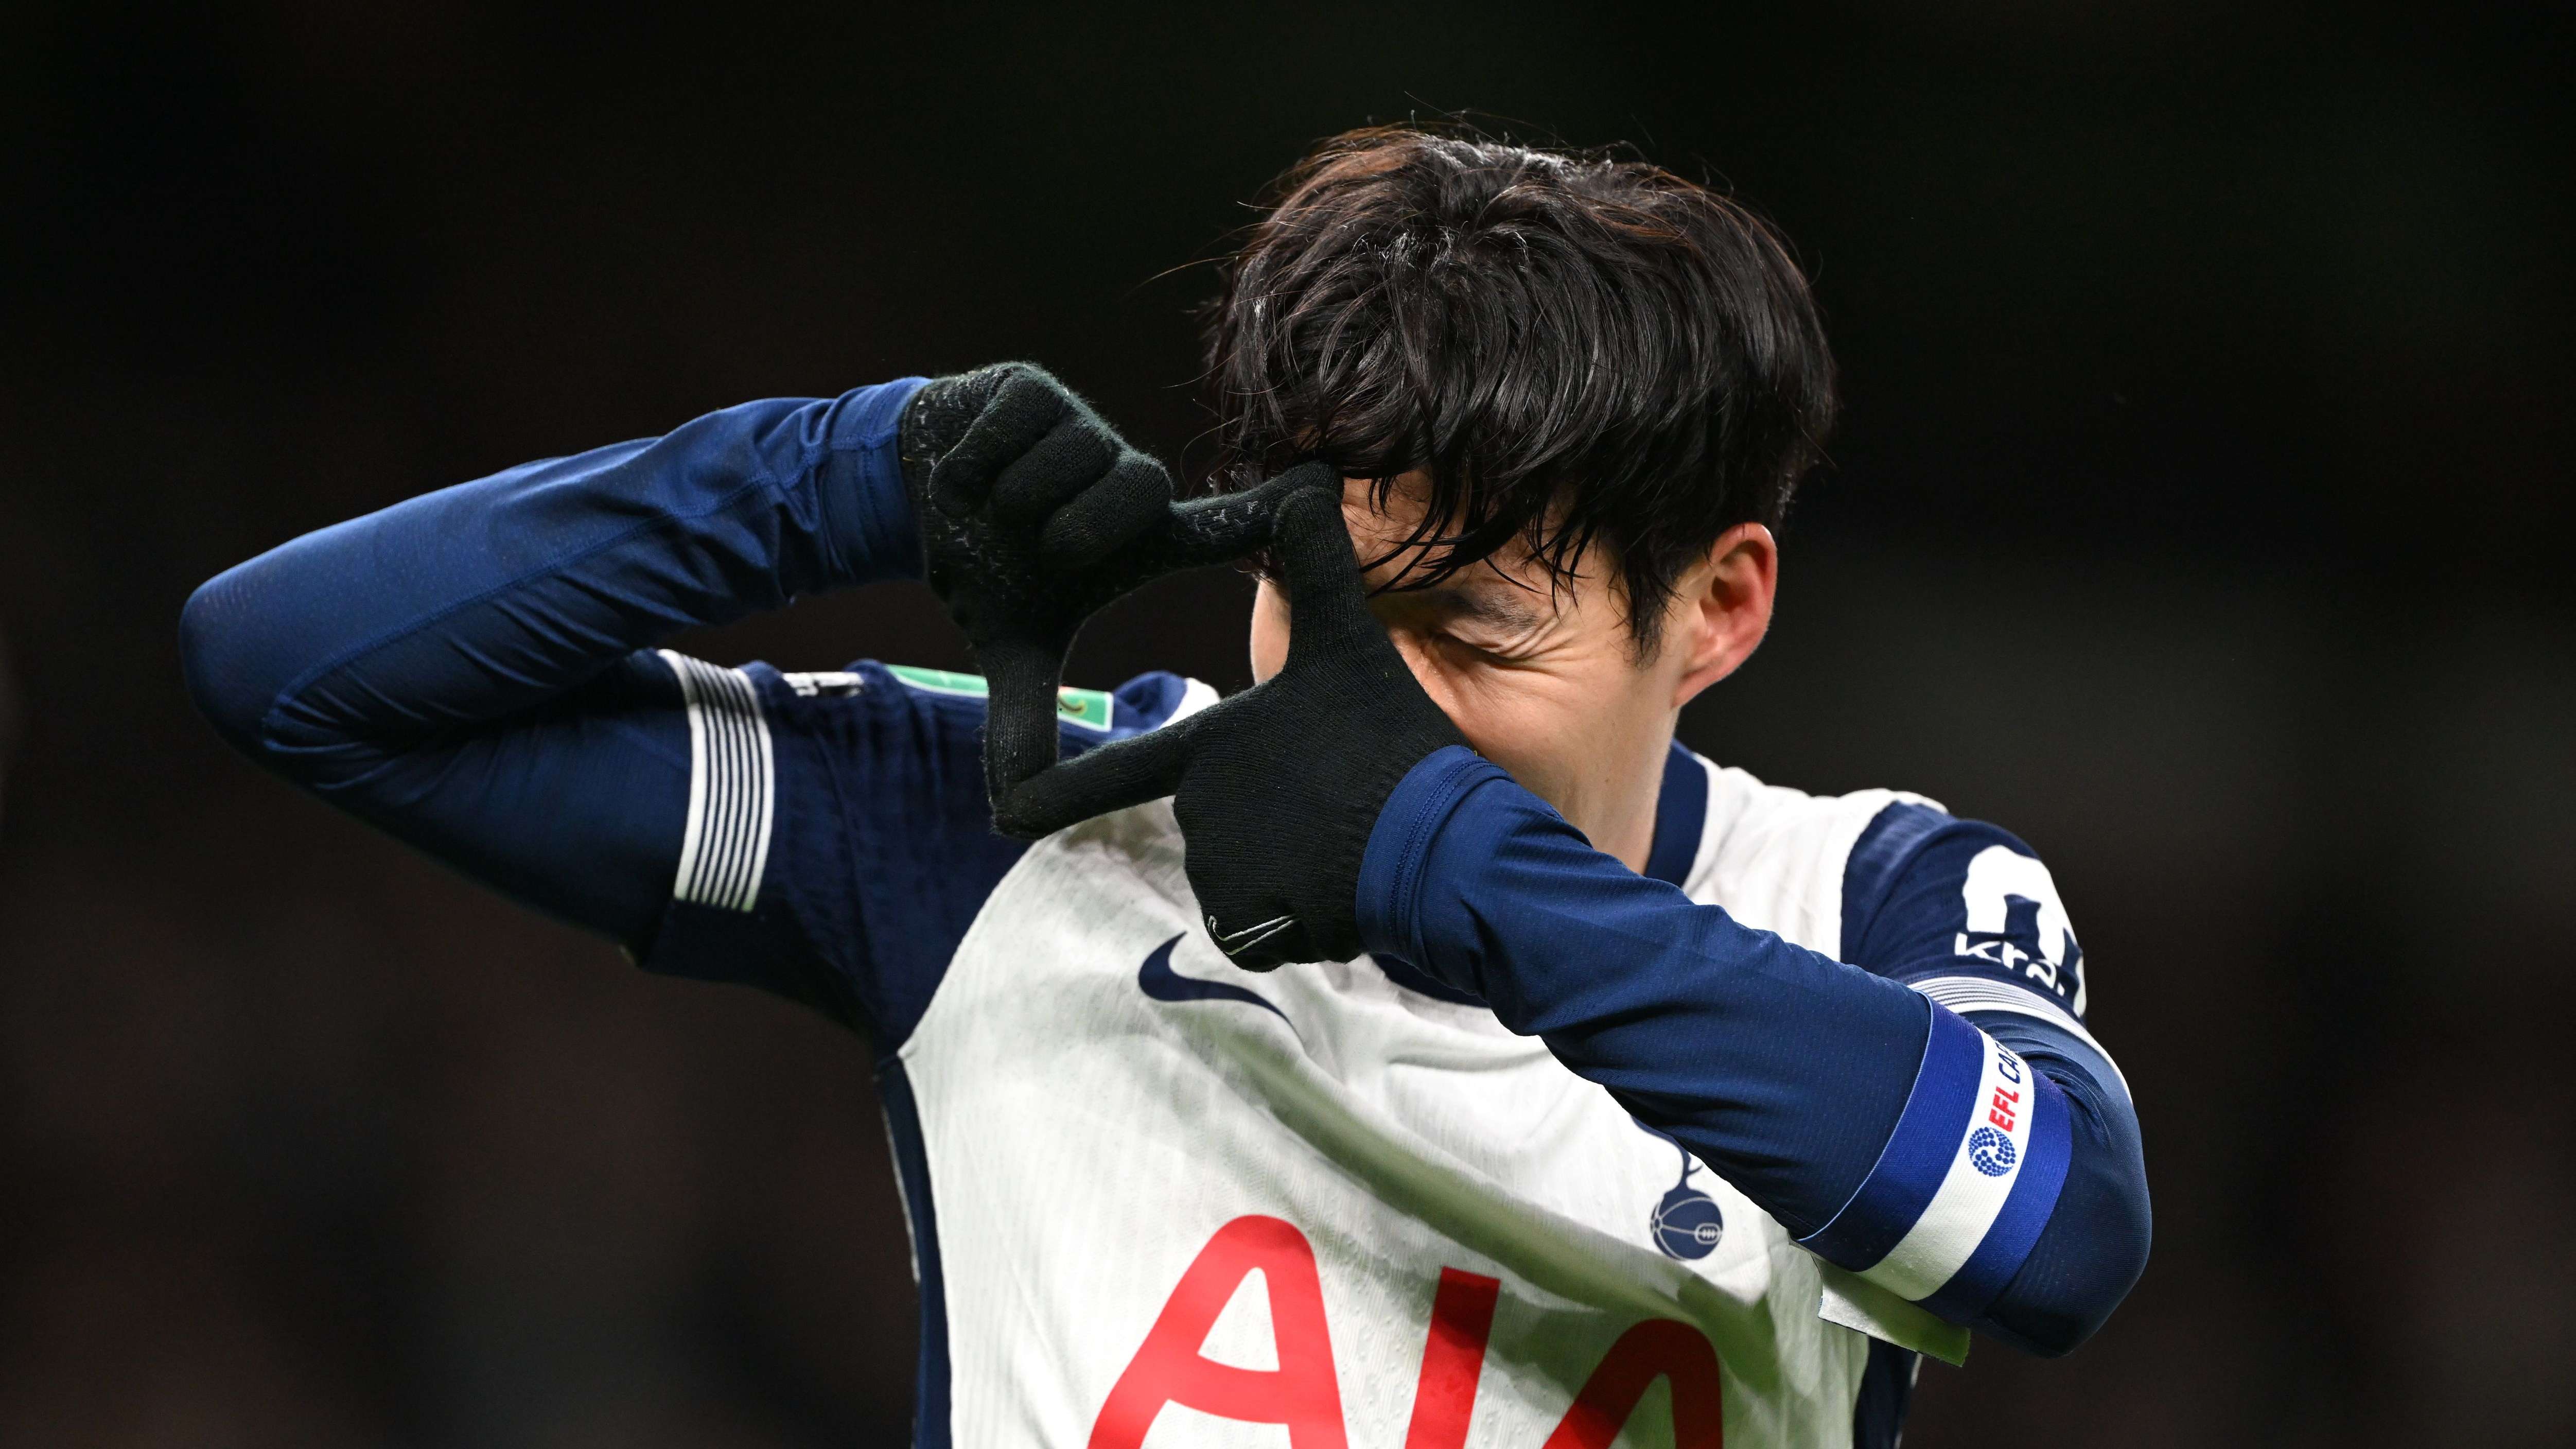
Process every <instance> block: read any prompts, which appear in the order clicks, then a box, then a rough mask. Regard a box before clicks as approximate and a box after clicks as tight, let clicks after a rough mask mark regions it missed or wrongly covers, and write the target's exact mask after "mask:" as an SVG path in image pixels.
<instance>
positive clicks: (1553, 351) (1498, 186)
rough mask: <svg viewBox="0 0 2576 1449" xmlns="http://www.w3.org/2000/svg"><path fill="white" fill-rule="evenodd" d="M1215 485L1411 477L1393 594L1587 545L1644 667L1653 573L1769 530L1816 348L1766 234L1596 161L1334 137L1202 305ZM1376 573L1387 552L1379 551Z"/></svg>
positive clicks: (1819, 433) (1290, 180)
mask: <svg viewBox="0 0 2576 1449" xmlns="http://www.w3.org/2000/svg"><path fill="white" fill-rule="evenodd" d="M1208 364H1209V381H1210V384H1211V386H1212V388H1213V391H1214V406H1215V408H1216V411H1217V415H1218V423H1217V429H1216V436H1217V441H1218V449H1219V454H1218V460H1217V478H1218V480H1219V484H1220V486H1225V487H1233V486H1240V485H1241V484H1243V483H1246V482H1249V481H1250V480H1251V479H1252V478H1253V477H1255V476H1261V475H1267V474H1269V473H1273V472H1276V471H1277V470H1278V469H1280V468H1283V467H1285V466H1287V465H1288V464H1289V463H1290V462H1292V461H1294V460H1296V459H1298V458H1303V457H1308V456H1319V457H1321V458H1323V459H1325V460H1326V461H1327V462H1330V463H1332V464H1334V465H1335V466H1336V467H1338V468H1339V469H1340V470H1341V471H1342V473H1343V475H1344V476H1345V477H1352V478H1369V479H1374V480H1377V483H1376V486H1377V493H1378V503H1379V505H1380V506H1381V507H1383V506H1384V503H1385V501H1386V495H1387V492H1388V490H1389V489H1390V488H1391V486H1392V484H1393V480H1394V479H1396V478H1397V477H1398V476H1399V475H1402V474H1406V473H1409V472H1413V471H1416V470H1419V471H1421V472H1422V473H1423V474H1425V475H1426V476H1427V478H1428V481H1429V487H1430V491H1429V498H1428V504H1429V507H1428V510H1427V512H1426V514H1425V517H1424V519H1423V521H1422V523H1421V524H1420V525H1419V526H1418V527H1417V528H1416V529H1415V530H1414V531H1413V535H1412V536H1411V537H1410V538H1409V539H1407V540H1406V541H1405V543H1404V544H1403V545H1402V547H1401V548H1399V549H1398V550H1396V551H1397V552H1402V551H1404V550H1406V549H1411V548H1414V547H1417V546H1421V545H1425V544H1428V545H1430V547H1429V548H1428V549H1427V550H1426V551H1425V553H1424V555H1423V556H1422V557H1420V558H1418V559H1416V560H1414V561H1413V563H1412V565H1411V566H1410V567H1409V568H1408V569H1407V570H1406V571H1405V572H1404V575H1403V576H1402V577H1401V578H1400V579H1399V580H1398V581H1397V582H1396V584H1395V585H1394V586H1395V587H1399V588H1406V587H1411V588H1419V587H1425V586H1427V585H1429V584H1431V583H1434V582H1437V581H1438V580H1440V579H1442V578H1445V577H1447V576H1449V575H1450V574H1453V573H1455V572H1456V571H1457V570H1459V569H1461V568H1464V567H1467V566H1469V565H1472V564H1474V563H1476V562H1478V561H1480V560H1483V559H1485V558H1488V557H1490V556H1491V555H1492V554H1493V553H1494V552H1495V550H1497V549H1498V548H1500V547H1502V546H1503V545H1504V544H1505V543H1507V542H1509V541H1510V540H1511V539H1512V538H1514V537H1515V536H1518V537H1522V538H1525V539H1526V540H1527V541H1528V543H1529V546H1530V547H1531V549H1532V550H1533V551H1534V552H1535V553H1536V554H1537V556H1538V558H1539V561H1540V562H1541V564H1542V565H1543V566H1544V567H1545V568H1546V570H1547V572H1548V574H1549V576H1550V578H1551V579H1552V580H1553V581H1554V582H1556V583H1558V584H1560V585H1561V584H1562V583H1564V582H1565V581H1566V580H1567V579H1569V578H1572V577H1575V576H1576V575H1577V573H1578V571H1579V570H1580V568H1581V566H1582V563H1583V560H1584V559H1585V557H1586V556H1587V554H1589V553H1590V552H1591V550H1593V549H1594V548H1595V547H1602V548H1604V549H1605V550H1606V556H1607V557H1608V558H1609V559H1610V560H1611V561H1612V562H1613V564H1614V566H1615V568H1616V571H1617V580H1616V581H1617V583H1618V585H1619V588H1620V592H1621V593H1622V594H1623V595H1624V596H1625V598H1626V600H1627V603H1628V612H1629V618H1630V622H1631V627H1632V630H1633V631H1634V634H1635V636H1636V639H1637V643H1638V645H1639V647H1640V649H1641V651H1644V652H1649V653H1650V652H1652V650H1653V648H1654V646H1655V644H1656V642H1657V639H1656V631H1657V629H1658V626H1659V625H1660V622H1661V620H1662V617H1663V614H1664V610H1665V608H1666V606H1667V605H1668V603H1669V601H1670V599H1671V595H1672V589H1673V585H1674V581H1675V580H1676V579H1677V578H1678V577H1679V576H1680V574H1681V573H1682V571H1683V570H1685V569H1686V568H1688V567H1689V565H1690V563H1691V562H1692V561H1693V560H1694V559H1695V558H1697V557H1699V556H1700V555H1702V554H1703V553H1705V551H1706V550H1707V548H1708V547H1709V545H1710V544H1712V543H1714V542H1715V541H1716V540H1717V538H1718V536H1719V535H1720V534H1723V533H1724V532H1725V531H1726V530H1727V529H1728V528H1731V527H1733V526H1734V525H1736V524H1738V523H1744V522H1761V523H1765V524H1770V525H1772V526H1774V527H1776V526H1778V524H1779V523H1780V521H1781V518H1782V516H1783V515H1784V514H1785V512H1786V511H1787V508H1788V504H1789V499H1790V495H1791V493H1792V492H1793V491H1794V490H1795V489H1796V487H1797V485H1798V482H1799V480H1800V479H1801V478H1802V477H1803V476H1804V475H1805V474H1806V473H1807V471H1808V470H1809V469H1810V468H1812V467H1813V466H1814V465H1815V464H1816V463H1817V462H1818V461H1819V460H1820V459H1821V457H1822V449H1823V444H1824V439H1825V435H1826V433H1827V430H1828V429H1829V428H1830V426H1831V423H1832V419H1833V411H1834V377H1833V359H1832V355H1831V353H1830V352H1829V350H1828V349H1827V347H1826V343H1825V337H1824V328H1823V324H1822V322H1821V321H1820V320H1819V318H1818V317H1817V314H1816V308H1815V304H1814V301H1813V300H1812V298H1811V297H1810V296H1809V294H1808V290H1807V283H1806V279H1805V278H1804V277H1803V276H1802V275H1801V274H1800V272H1799V270H1798V267H1797V264H1796V262H1795V261H1794V260H1793V259H1792V258H1791V257H1790V254H1789V250H1788V247H1787V245H1786V243H1785V242H1784V241H1783V240H1782V239H1781V237H1780V235H1779V234H1778V233H1777V232H1775V231H1774V230H1773V229H1772V228H1771V227H1770V226H1768V225H1767V224H1765V223H1764V222H1763V221H1762V220H1761V219H1759V218H1758V217H1756V216H1754V215H1753V214H1752V213H1750V212H1748V211H1747V210H1745V209H1744V208H1743V207H1741V206H1739V205H1737V204H1736V203H1735V202H1733V201H1730V200H1729V199H1727V198H1726V197H1723V196H1721V195H1719V194H1717V193H1716V192H1714V191H1711V190H1709V189H1708V188H1706V187H1703V186H1699V185H1696V184H1694V183H1692V182H1689V181H1686V180H1684V179H1682V178H1681V177H1679V176H1676V175H1674V174H1673V173H1671V172H1669V171H1666V170H1663V169H1661V168H1660V167H1656V166H1653V165H1650V164H1648V163H1646V162H1644V161H1641V160H1637V159H1635V158H1633V157H1631V156H1628V155H1626V154H1624V153H1621V152H1617V151H1610V150H1601V151H1565V150H1554V149H1543V148H1536V147H1530V146H1523V145H1515V144H1512V143H1510V142H1507V141H1502V140H1497V139H1494V138H1491V137H1488V136H1485V135H1482V134H1480V133H1477V132H1474V131H1472V130H1467V129H1463V128H1431V127H1423V126H1416V125H1407V126H1387V127H1373V128H1369V129H1364V130H1357V131H1350V132H1346V133H1344V134H1342V135H1339V136H1335V137H1333V138H1331V139H1330V140H1327V141H1325V142H1323V143H1322V144H1321V145H1319V146H1318V147H1317V148H1316V149H1315V150H1314V151H1313V152H1312V153H1311V154H1309V155H1308V156H1307V157H1306V158H1305V159H1304V160H1303V161H1301V162H1299V163H1298V164H1297V165H1296V166H1295V167H1293V168H1291V169H1290V170H1289V171H1288V172H1287V173H1286V174H1285V175H1284V176H1282V177H1281V178H1280V179H1279V180H1278V182H1276V183H1275V184H1274V187H1273V190H1272V199H1271V205H1270V210H1269V211H1268V214H1267V215H1266V216H1265V217H1264V218H1263V219H1262V220H1261V221H1260V222H1258V223H1256V224H1255V225H1254V226H1253V227H1252V229H1251V230H1250V232H1249V234H1248V235H1247V237H1246V239H1245V241H1244V244H1243V246H1242V248H1241V249H1240V250H1239V251H1237V252H1236V253H1235V254H1234V256H1233V257H1232V258H1231V259H1229V261H1228V262H1227V263H1226V265H1225V269H1224V290H1223V292H1222V294H1221V295H1220V297H1219V298H1218V299H1217V301H1216V302H1215V303H1213V304H1212V306H1211V308H1210V312H1209V322H1208ZM1389 556H1390V557H1391V556H1393V555H1392V554H1390V555H1389Z"/></svg>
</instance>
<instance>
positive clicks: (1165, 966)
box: [1136, 932, 1296, 1030]
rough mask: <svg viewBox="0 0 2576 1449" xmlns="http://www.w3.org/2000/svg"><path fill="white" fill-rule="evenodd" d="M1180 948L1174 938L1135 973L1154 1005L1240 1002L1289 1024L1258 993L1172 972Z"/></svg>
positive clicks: (1284, 1014)
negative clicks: (1177, 950) (1169, 1002)
mask: <svg viewBox="0 0 2576 1449" xmlns="http://www.w3.org/2000/svg"><path fill="white" fill-rule="evenodd" d="M1183 934H1184V935H1186V934H1187V933H1186V932H1184V933H1183ZM1179 944H1181V938H1180V937H1179V936H1174V937H1173V938H1172V939H1170V940H1168V941H1165V942H1164V943H1163V944H1161V945H1159V946H1157V947H1155V948H1154V949H1153V950H1152V951H1151V952H1148V953H1147V954H1146V957H1145V964H1144V966H1143V968H1142V969H1140V970H1138V971H1137V973H1136V984H1137V985H1138V986H1140V987H1142V988H1144V991H1145V994H1146V995H1147V996H1150V997H1152V998H1154V999H1155V1000H1156V1001H1241V1002H1246V1003H1249V1004H1250V1005H1253V1006H1258V1007H1260V1008H1261V1009H1262V1010H1264V1011H1266V1012H1269V1013H1270V1014H1271V1015H1272V1016H1275V1017H1277V1018H1279V1019H1280V1020H1281V1021H1287V1020H1288V1013H1286V1012H1284V1011H1281V1010H1280V1009H1279V1008H1278V1007H1276V1006H1273V1005H1271V1004H1270V1002H1269V1001H1268V1000H1267V999H1266V998H1264V997H1263V996H1262V995H1261V994H1260V993H1258V992H1253V991H1246V990H1244V989H1243V988H1242V987H1240V986H1229V985H1227V984H1226V983H1224V982H1222V981H1201V980H1200V979H1198V978H1197V977H1195V976H1183V975H1182V974H1181V973H1179V972H1178V971H1175V970H1173V969H1172V948H1173V947H1174V946H1177V945H1179ZM1289 1026H1290V1028H1291V1029H1292V1030H1293V1029H1294V1028H1295V1026H1296V1023H1294V1022H1289Z"/></svg>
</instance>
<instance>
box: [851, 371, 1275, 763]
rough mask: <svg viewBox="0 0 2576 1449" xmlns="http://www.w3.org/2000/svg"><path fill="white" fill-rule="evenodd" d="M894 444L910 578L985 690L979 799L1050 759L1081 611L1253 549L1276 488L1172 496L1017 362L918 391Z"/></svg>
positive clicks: (1161, 477) (1097, 423)
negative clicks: (933, 603) (938, 605)
mask: <svg viewBox="0 0 2576 1449" xmlns="http://www.w3.org/2000/svg"><path fill="white" fill-rule="evenodd" d="M899 447H900V449H901V451H902V454H903V474H904V481H905V483H906V485H907V486H908V487H909V488H910V489H911V492H912V501H913V511H914V514H915V516H916V517H918V518H919V519H920V523H921V544H922V556H923V564H924V576H925V578H926V579H927V580H928V582H929V584H930V588H931V591H932V592H933V593H936V594H937V595H938V596H939V598H940V601H941V602H942V603H944V604H946V605H947V606H948V615H949V617H950V618H952V619H954V620H956V621H957V626H958V627H959V628H960V629H963V630H964V631H965V633H966V642H967V643H968V644H969V645H971V646H972V647H973V649H974V651H975V662H976V665H977V667H978V668H980V669H982V670H983V672H984V679H985V684H986V687H987V688H988V689H989V690H990V695H989V697H988V699H987V701H986V706H987V712H986V716H985V726H984V783H985V788H986V790H987V791H988V792H989V793H990V795H991V797H992V798H993V799H995V800H1000V799H1001V798H1002V797H1003V795H1004V793H1005V792H1007V791H1008V790H1009V789H1010V787H1011V786H1013V785H1016V784H1018V783H1019V782H1020V781H1022V780H1025V779H1027V778H1029V777H1030V776H1032V775H1035V774H1037V773H1038V772H1039V771H1041V770H1043V769H1045V768H1046V767H1047V766H1049V765H1052V764H1054V763H1055V760H1056V728H1057V724H1056V691H1057V689H1058V687H1059V686H1061V685H1062V683H1063V682H1064V659H1065V653H1066V651H1068V650H1069V649H1071V648H1072V647H1073V636H1074V633H1075V631H1077V630H1079V629H1080V628H1081V627H1082V621H1083V620H1085V619H1087V618H1089V617H1091V615H1093V614H1094V613H1096V612H1098V611H1099V609H1100V608H1101V606H1103V605H1105V604H1107V603H1109V602H1110V601H1111V600H1113V599H1116V598H1118V597H1119V596H1120V595H1122V594H1125V593H1127V592H1128V591H1130V590H1132V589H1135V588H1137V587H1138V586H1140V585H1142V584H1145V583H1148V582H1150V581H1152V580H1154V579H1156V578H1160V577H1161V576H1162V575H1164V574H1167V573H1170V572H1172V571H1173V570H1175V569H1183V568H1189V567H1192V566H1194V565H1200V564H1213V563H1224V562H1227V561H1229V560H1231V559H1236V558H1240V557H1242V556H1243V555H1244V554H1245V553H1247V552H1249V551H1250V550H1252V549H1253V548H1256V547H1258V546H1259V545H1260V544H1261V543H1262V542H1264V541H1265V540H1266V539H1267V538H1268V537H1269V534H1270V515H1271V511H1272V509H1273V507H1274V506H1275V504H1276V502H1277V500H1278V499H1279V497H1281V496H1282V493H1283V490H1281V489H1278V488H1273V487H1270V486H1269V485H1264V486H1263V487H1261V488H1255V489H1249V490H1246V491H1244V492H1241V493H1235V494H1229V495H1226V496H1223V497H1218V498H1207V499H1199V500H1195V501H1193V502H1189V503H1183V504H1175V503H1174V502H1173V501H1172V477H1171V474H1169V473H1167V472H1165V471H1164V470H1163V465H1162V464H1160V463H1158V462H1156V461H1154V460H1153V459H1152V458H1150V457H1147V456H1146V455H1145V454H1143V453H1140V452H1138V451H1137V450H1136V449H1134V448H1132V447H1129V446H1128V445H1127V442H1126V440H1125V439H1123V438H1121V437H1119V436H1118V434H1117V433H1116V432H1114V431H1113V430H1111V428H1110V426H1109V425H1108V424H1107V423H1104V422H1102V421H1101V420H1100V417H1099V415H1098V414H1096V413H1094V412H1092V410H1091V408H1090V406H1089V405H1088V404H1086V403H1084V402H1083V400H1082V399H1081V398H1079V397H1076V396H1074V394H1073V392H1072V390H1071V389H1069V388H1067V387H1066V386H1065V385H1064V384H1063V383H1060V382H1058V381H1056V380H1055V379H1054V378H1053V377H1050V376H1048V375H1047V372H1046V370H1045V369H1044V368H1041V367H1038V366H1036V365H1035V364H1033V363H1026V362H1005V363H999V364H996V365H995V366H992V367H985V368H978V369H977V370H975V371H973V372H968V373H961V374H959V375H957V376H955V377H943V378H939V379H936V380H934V381H932V382H930V383H929V384H927V385H926V386H924V387H923V388H922V389H921V390H920V391H919V392H917V393H915V394H914V395H913V398H912V401H911V402H909V403H907V404H905V406H904V413H903V423H902V435H901V437H900V439H899Z"/></svg>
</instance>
